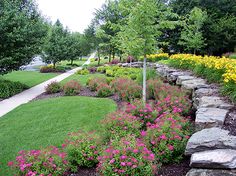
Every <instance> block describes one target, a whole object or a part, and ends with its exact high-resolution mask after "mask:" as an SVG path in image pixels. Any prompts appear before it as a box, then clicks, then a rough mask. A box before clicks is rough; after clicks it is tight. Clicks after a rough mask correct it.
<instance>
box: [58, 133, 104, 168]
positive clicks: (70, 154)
mask: <svg viewBox="0 0 236 176" xmlns="http://www.w3.org/2000/svg"><path fill="white" fill-rule="evenodd" d="M99 146H100V139H99V136H98V135H96V134H95V133H94V132H89V133H86V132H82V131H79V132H76V133H70V134H69V137H68V138H67V139H66V140H65V143H64V144H63V145H62V147H63V148H64V149H65V151H66V152H67V160H68V161H69V164H70V168H71V170H72V171H77V167H78V166H80V167H93V166H95V165H96V164H97V163H98V160H97V157H98V154H99V150H100V147H99Z"/></svg>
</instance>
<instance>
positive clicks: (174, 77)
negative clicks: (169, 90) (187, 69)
mask: <svg viewBox="0 0 236 176" xmlns="http://www.w3.org/2000/svg"><path fill="white" fill-rule="evenodd" d="M183 75H185V73H184V72H172V73H170V74H169V75H167V80H168V81H169V82H174V83H175V82H176V80H177V78H178V76H183Z"/></svg>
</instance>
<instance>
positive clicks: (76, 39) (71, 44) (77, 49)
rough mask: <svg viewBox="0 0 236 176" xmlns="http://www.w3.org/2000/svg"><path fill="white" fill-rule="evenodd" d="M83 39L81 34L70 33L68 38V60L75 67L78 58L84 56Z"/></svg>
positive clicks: (66, 45)
mask: <svg viewBox="0 0 236 176" xmlns="http://www.w3.org/2000/svg"><path fill="white" fill-rule="evenodd" d="M81 37H82V36H81V34H80V33H69V34H68V35H67V37H66V44H65V46H64V47H66V48H67V51H66V53H67V58H68V60H70V64H71V65H73V62H74V60H75V59H76V58H78V57H81V56H82V48H81Z"/></svg>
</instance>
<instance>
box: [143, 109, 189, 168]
mask: <svg viewBox="0 0 236 176" xmlns="http://www.w3.org/2000/svg"><path fill="white" fill-rule="evenodd" d="M190 128H191V125H190V122H189V120H188V119H187V118H183V117H181V116H180V115H179V114H174V113H170V114H168V113H167V114H163V115H162V116H161V117H159V118H157V119H156V120H155V124H151V125H150V126H149V127H148V128H147V131H146V132H145V133H144V132H143V134H142V137H143V139H144V141H145V142H146V144H147V146H148V147H149V148H150V149H151V150H152V151H153V153H154V154H155V155H156V156H157V159H158V161H160V162H161V163H172V162H179V161H180V160H181V159H182V155H183V154H184V150H185V147H186V143H187V140H188V138H189V135H190V132H191V129H190Z"/></svg>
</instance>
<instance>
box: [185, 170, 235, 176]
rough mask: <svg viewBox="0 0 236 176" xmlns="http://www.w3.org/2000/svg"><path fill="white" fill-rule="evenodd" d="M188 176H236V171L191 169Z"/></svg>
mask: <svg viewBox="0 0 236 176" xmlns="http://www.w3.org/2000/svg"><path fill="white" fill-rule="evenodd" d="M186 176H236V171H235V170H219V169H215V170H213V169H191V170H190V171H189V172H188V173H187V175H186Z"/></svg>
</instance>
